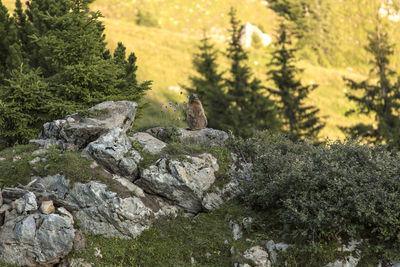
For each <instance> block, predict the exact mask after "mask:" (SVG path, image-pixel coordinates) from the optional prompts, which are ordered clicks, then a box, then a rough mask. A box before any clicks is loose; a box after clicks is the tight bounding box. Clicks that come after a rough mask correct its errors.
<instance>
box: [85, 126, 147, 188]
mask: <svg viewBox="0 0 400 267" xmlns="http://www.w3.org/2000/svg"><path fill="white" fill-rule="evenodd" d="M82 154H83V155H85V156H89V157H90V158H92V159H94V160H95V161H96V162H97V163H98V164H99V165H101V166H102V167H104V168H105V169H106V170H107V171H109V172H111V173H113V174H117V175H120V176H123V177H126V178H128V179H129V180H131V181H134V180H135V179H136V178H137V175H138V165H137V164H138V163H139V161H140V160H141V159H142V157H141V156H140V154H139V152H137V151H136V150H135V149H133V148H132V144H131V141H130V140H129V138H128V137H127V136H126V134H125V132H124V130H123V129H121V128H114V129H112V130H111V131H110V132H109V133H107V134H105V135H103V136H101V137H100V138H99V139H97V140H96V141H94V142H92V143H90V144H89V145H88V146H87V147H86V148H85V149H84V151H83V153H82Z"/></svg>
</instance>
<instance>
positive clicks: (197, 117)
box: [186, 94, 207, 131]
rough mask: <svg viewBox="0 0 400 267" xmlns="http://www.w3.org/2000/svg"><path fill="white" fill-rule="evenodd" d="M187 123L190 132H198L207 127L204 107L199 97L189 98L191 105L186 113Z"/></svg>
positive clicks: (192, 96)
mask: <svg viewBox="0 0 400 267" xmlns="http://www.w3.org/2000/svg"><path fill="white" fill-rule="evenodd" d="M186 122H187V123H188V125H189V128H190V130H193V131H197V130H201V129H204V128H206V127H207V117H206V115H205V114H204V109H203V105H202V104H201V102H200V99H199V98H198V97H197V95H195V94H194V95H191V96H189V105H188V109H187V113H186Z"/></svg>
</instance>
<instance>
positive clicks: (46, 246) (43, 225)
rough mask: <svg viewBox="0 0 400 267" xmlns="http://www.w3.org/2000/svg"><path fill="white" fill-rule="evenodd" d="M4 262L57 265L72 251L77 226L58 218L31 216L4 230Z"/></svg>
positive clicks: (0, 245) (0, 242) (0, 254)
mask: <svg viewBox="0 0 400 267" xmlns="http://www.w3.org/2000/svg"><path fill="white" fill-rule="evenodd" d="M0 236H1V238H0V262H8V263H12V264H20V265H27V266H36V265H45V264H54V263H57V262H59V261H60V259H61V258H62V257H64V256H66V255H67V254H68V253H69V252H70V251H71V250H72V245H73V240H74V229H73V226H72V225H71V224H70V223H69V222H68V221H66V220H65V219H64V218H62V217H61V216H59V215H57V214H50V215H43V214H30V215H22V216H18V217H16V218H15V219H12V220H9V221H7V222H6V223H5V224H4V225H3V226H2V227H1V228H0Z"/></svg>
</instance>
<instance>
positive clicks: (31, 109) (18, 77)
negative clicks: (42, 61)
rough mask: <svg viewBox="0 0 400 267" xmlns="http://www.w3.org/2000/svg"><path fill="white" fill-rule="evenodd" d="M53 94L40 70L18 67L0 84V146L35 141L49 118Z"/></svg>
mask: <svg viewBox="0 0 400 267" xmlns="http://www.w3.org/2000/svg"><path fill="white" fill-rule="evenodd" d="M51 103H52V94H51V92H50V91H49V85H48V84H47V83H46V82H45V81H44V80H43V79H42V78H41V73H40V71H39V70H36V71H33V70H31V69H30V68H24V67H23V66H21V67H20V68H19V69H14V70H13V71H12V72H11V74H10V78H9V79H7V80H6V82H5V84H3V85H0V141H1V142H0V143H4V142H6V144H7V145H9V146H11V145H14V144H22V143H26V142H28V141H29V140H30V139H32V138H35V137H36V136H37V134H38V133H39V129H40V128H41V126H42V125H43V123H45V122H46V121H48V120H49V119H50V117H51V108H52V107H51Z"/></svg>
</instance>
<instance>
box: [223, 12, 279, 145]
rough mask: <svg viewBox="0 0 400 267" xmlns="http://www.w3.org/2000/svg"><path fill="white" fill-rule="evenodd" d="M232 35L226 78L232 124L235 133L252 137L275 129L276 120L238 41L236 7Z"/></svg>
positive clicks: (238, 31) (272, 108)
mask: <svg viewBox="0 0 400 267" xmlns="http://www.w3.org/2000/svg"><path fill="white" fill-rule="evenodd" d="M230 23H231V28H230V29H229V31H230V33H231V38H230V41H229V45H228V49H227V57H228V59H229V60H230V61H231V67H230V70H229V73H230V77H229V78H228V79H227V80H226V83H227V86H228V93H229V95H230V96H231V97H232V99H233V104H232V121H233V123H232V125H233V127H234V133H235V134H237V135H240V136H245V137H248V136H251V135H252V134H253V133H254V132H255V131H256V130H263V129H270V130H276V129H278V127H279V122H278V120H277V119H276V110H275V106H274V102H273V101H272V100H271V99H270V98H269V96H267V95H266V92H265V91H266V90H265V88H264V87H263V86H262V85H261V81H259V80H258V79H257V78H255V77H252V76H253V74H252V72H251V70H250V68H249V66H248V65H246V61H247V60H248V54H247V52H246V51H245V50H244V49H243V47H242V45H241V43H240V30H241V26H240V21H239V20H238V19H237V17H236V10H235V9H233V8H232V9H231V11H230Z"/></svg>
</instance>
